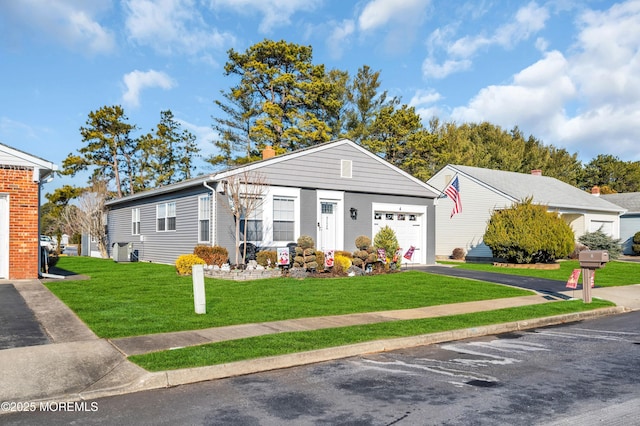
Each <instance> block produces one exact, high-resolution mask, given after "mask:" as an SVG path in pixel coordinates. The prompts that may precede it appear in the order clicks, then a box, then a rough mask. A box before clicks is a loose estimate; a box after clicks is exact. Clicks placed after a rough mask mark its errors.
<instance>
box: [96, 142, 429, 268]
mask: <svg viewBox="0 0 640 426" xmlns="http://www.w3.org/2000/svg"><path fill="white" fill-rule="evenodd" d="M248 175H252V176H258V175H259V176H260V177H261V178H263V179H264V183H265V184H266V185H265V186H264V187H263V188H264V190H263V191H262V193H261V198H262V199H261V204H260V207H259V208H257V209H256V210H255V211H254V212H253V213H252V214H250V215H249V216H250V217H249V229H248V230H247V240H248V242H249V243H251V244H253V245H255V246H256V247H257V248H258V249H270V250H275V249H276V248H284V247H286V246H287V244H290V243H295V242H296V241H297V239H298V237H300V236H301V235H308V236H311V237H313V239H314V241H315V245H316V249H319V250H347V251H354V250H355V239H356V237H358V236H360V235H366V236H369V237H371V238H372V239H373V237H374V236H375V234H376V233H377V232H378V231H379V230H380V229H381V228H382V227H384V226H387V225H388V226H389V227H391V228H392V229H394V230H395V232H396V236H397V238H398V242H399V245H400V247H401V248H402V249H403V250H404V251H405V252H406V251H407V250H408V249H409V248H410V247H413V248H414V251H413V257H412V258H411V260H407V259H403V262H407V263H409V262H411V263H416V264H433V263H435V232H434V230H435V206H434V200H435V198H436V197H437V196H438V192H437V191H436V190H434V189H433V188H432V187H431V186H430V185H428V184H426V183H424V182H422V181H420V180H419V179H416V178H415V177H413V176H411V175H409V174H408V173H406V172H404V171H402V170H400V169H399V168H397V167H395V166H393V165H392V164H390V163H388V162H387V161H385V160H383V159H382V158H380V157H378V156H377V155H375V154H373V153H371V152H369V151H368V150H366V149H364V148H362V147H361V146H359V145H357V144H355V143H354V142H352V141H350V140H347V139H341V140H337V141H333V142H327V143H324V144H319V145H315V146H313V147H310V148H307V149H302V150H298V151H295V152H291V153H287V154H283V155H278V156H275V155H274V154H273V150H267V149H265V152H264V153H263V159H262V160H260V161H256V162H254V163H250V164H247V165H245V166H242V167H236V168H233V169H229V170H225V171H221V172H217V173H213V174H211V175H207V176H201V177H197V178H194V179H190V180H186V181H183V182H179V183H175V184H172V185H167V186H165V187H160V188H155V189H152V190H148V191H145V192H141V193H137V194H133V195H130V196H127V197H123V198H120V199H116V200H111V201H109V202H107V204H106V205H107V209H108V216H107V229H108V239H109V246H110V256H111V257H113V258H114V259H116V260H124V258H125V257H127V258H128V259H126V260H129V259H131V258H133V260H140V261H150V262H157V263H168V264H173V263H175V261H176V259H177V258H178V256H180V255H182V254H188V253H193V249H194V247H195V246H196V245H198V244H206V245H211V246H214V245H218V246H222V247H225V248H226V249H227V250H228V252H229V257H230V260H231V263H234V255H235V247H236V245H239V244H241V243H243V242H244V238H243V236H242V235H241V237H240V241H236V239H235V219H234V215H233V213H232V211H231V209H230V208H229V205H230V203H229V198H228V197H229V192H230V191H229V190H228V182H229V181H230V180H232V179H234V178H241V177H242V176H245V177H246V176H248ZM242 231H244V229H243V230H242Z"/></svg>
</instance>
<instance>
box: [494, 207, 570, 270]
mask: <svg viewBox="0 0 640 426" xmlns="http://www.w3.org/2000/svg"><path fill="white" fill-rule="evenodd" d="M574 241H575V238H574V235H573V230H572V229H571V227H570V226H569V225H568V224H567V223H566V222H565V221H564V220H563V219H562V218H561V217H560V216H559V215H558V214H557V213H553V212H548V211H547V207H546V206H543V205H536V204H533V202H532V198H528V199H525V200H523V201H522V202H520V203H518V204H515V205H514V206H512V207H510V208H507V209H504V210H495V211H494V212H493V214H492V215H491V218H490V219H489V224H488V225H487V230H486V232H485V234H484V243H485V244H486V245H487V246H489V247H490V248H491V252H492V254H493V257H494V258H498V259H504V260H505V261H507V262H511V263H551V262H554V261H555V260H556V259H560V258H564V257H567V256H568V255H569V253H571V251H572V250H573V249H574Z"/></svg>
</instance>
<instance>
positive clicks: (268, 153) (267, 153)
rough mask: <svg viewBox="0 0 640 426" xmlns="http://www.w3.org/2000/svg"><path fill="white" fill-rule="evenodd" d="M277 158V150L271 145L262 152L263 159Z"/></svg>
mask: <svg viewBox="0 0 640 426" xmlns="http://www.w3.org/2000/svg"><path fill="white" fill-rule="evenodd" d="M275 156H276V150H275V149H273V147H272V146H271V145H267V146H265V147H264V149H263V150H262V159H263V160H267V159H269V158H273V157H275Z"/></svg>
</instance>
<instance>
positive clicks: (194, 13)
mask: <svg viewBox="0 0 640 426" xmlns="http://www.w3.org/2000/svg"><path fill="white" fill-rule="evenodd" d="M124 6H125V7H124V9H125V11H126V22H125V26H126V30H127V34H128V37H129V39H130V40H132V41H134V42H136V43H138V44H140V45H148V46H151V47H152V48H153V49H155V50H156V51H157V52H160V53H164V54H172V53H186V54H188V55H198V54H204V55H206V51H207V49H211V48H213V49H224V48H225V47H226V46H227V45H228V44H230V43H232V42H233V41H234V37H233V36H232V35H231V34H229V33H225V32H219V31H218V30H217V29H215V28H211V27H210V26H209V25H208V24H207V23H206V22H205V20H204V19H203V17H202V15H201V14H200V12H199V10H198V9H197V7H196V6H195V5H194V1H193V0H126V1H125V2H124ZM207 61H210V57H208V59H207Z"/></svg>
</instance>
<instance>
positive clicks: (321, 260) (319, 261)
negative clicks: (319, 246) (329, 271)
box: [316, 250, 324, 271]
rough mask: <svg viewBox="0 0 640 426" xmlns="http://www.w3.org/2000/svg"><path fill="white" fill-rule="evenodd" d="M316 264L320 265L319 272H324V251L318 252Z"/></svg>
mask: <svg viewBox="0 0 640 426" xmlns="http://www.w3.org/2000/svg"><path fill="white" fill-rule="evenodd" d="M316 263H317V264H318V270H319V271H324V252H323V251H322V250H317V251H316Z"/></svg>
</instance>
